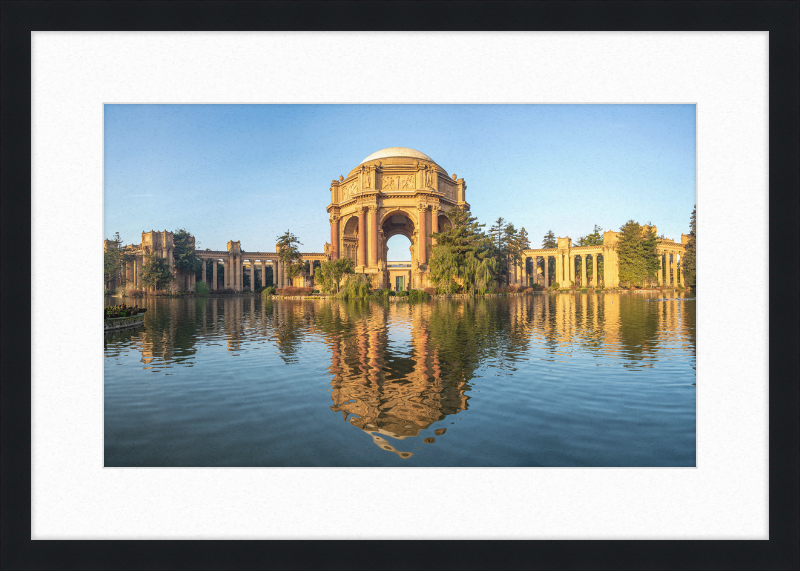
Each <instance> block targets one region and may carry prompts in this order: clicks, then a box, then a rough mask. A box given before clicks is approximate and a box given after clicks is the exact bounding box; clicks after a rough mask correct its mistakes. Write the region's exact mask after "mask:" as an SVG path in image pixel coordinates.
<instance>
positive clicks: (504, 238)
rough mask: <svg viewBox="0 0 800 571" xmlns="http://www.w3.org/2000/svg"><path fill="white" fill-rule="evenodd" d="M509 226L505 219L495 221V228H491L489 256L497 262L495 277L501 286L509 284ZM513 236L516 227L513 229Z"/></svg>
mask: <svg viewBox="0 0 800 571" xmlns="http://www.w3.org/2000/svg"><path fill="white" fill-rule="evenodd" d="M508 226H509V225H508V224H506V221H505V219H504V218H503V217H500V218H498V219H497V220H495V223H494V226H492V227H491V228H489V236H490V238H491V242H490V245H489V255H490V256H491V257H492V258H494V259H495V260H496V264H495V271H494V277H495V280H497V282H498V283H500V284H503V283H505V284H507V283H508V264H509V259H508V258H509V256H508V237H509V234H508V230H509V229H508ZM510 230H511V233H512V235H513V233H514V232H515V231H514V227H513V226H512V227H511V229H510Z"/></svg>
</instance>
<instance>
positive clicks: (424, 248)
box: [417, 205, 428, 266]
mask: <svg viewBox="0 0 800 571" xmlns="http://www.w3.org/2000/svg"><path fill="white" fill-rule="evenodd" d="M427 211H428V208H427V206H422V205H419V206H417V212H418V213H419V239H418V240H417V241H418V244H417V260H418V261H419V265H420V266H421V265H422V264H427V263H428V230H427V228H426V224H425V217H426V216H427Z"/></svg>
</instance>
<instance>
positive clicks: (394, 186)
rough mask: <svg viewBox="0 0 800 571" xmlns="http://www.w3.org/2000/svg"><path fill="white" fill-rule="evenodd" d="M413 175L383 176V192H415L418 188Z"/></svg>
mask: <svg viewBox="0 0 800 571" xmlns="http://www.w3.org/2000/svg"><path fill="white" fill-rule="evenodd" d="M416 186H417V185H416V182H415V181H414V175H413V174H403V175H382V176H381V190H384V191H387V190H414V189H415V188H416Z"/></svg>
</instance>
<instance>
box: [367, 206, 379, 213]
mask: <svg viewBox="0 0 800 571" xmlns="http://www.w3.org/2000/svg"><path fill="white" fill-rule="evenodd" d="M367 208H368V209H369V211H370V213H371V214H374V213H376V212H377V211H378V205H377V204H368V205H367Z"/></svg>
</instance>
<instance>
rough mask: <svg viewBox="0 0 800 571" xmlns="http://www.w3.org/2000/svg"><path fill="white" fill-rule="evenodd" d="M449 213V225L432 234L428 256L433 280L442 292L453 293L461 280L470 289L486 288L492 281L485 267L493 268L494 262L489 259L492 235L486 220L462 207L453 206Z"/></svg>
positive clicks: (487, 268) (481, 289)
mask: <svg viewBox="0 0 800 571" xmlns="http://www.w3.org/2000/svg"><path fill="white" fill-rule="evenodd" d="M446 215H447V218H448V219H449V220H450V227H449V228H448V229H446V230H443V231H442V232H439V233H437V234H431V235H430V236H431V238H433V239H435V240H436V245H435V246H434V247H433V249H432V251H431V257H430V259H429V260H428V268H429V270H430V280H431V283H433V284H434V286H435V287H436V289H437V291H438V292H439V293H454V292H455V291H457V290H458V286H459V284H458V282H459V281H460V282H461V284H462V285H463V286H464V288H465V289H466V290H467V292H470V293H471V292H473V291H476V290H479V291H481V292H483V291H485V289H486V287H488V283H489V281H490V277H489V278H487V277H486V271H487V270H491V271H494V264H493V263H492V262H490V261H487V260H488V258H487V257H488V255H489V246H490V239H489V238H488V237H487V236H486V235H485V234H484V233H483V230H481V229H482V228H483V227H484V226H485V224H479V223H478V219H477V218H476V217H474V216H472V215H470V212H469V210H467V209H465V208H462V207H456V208H452V209H450V210H448V211H447V212H446ZM484 278H486V279H484Z"/></svg>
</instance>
